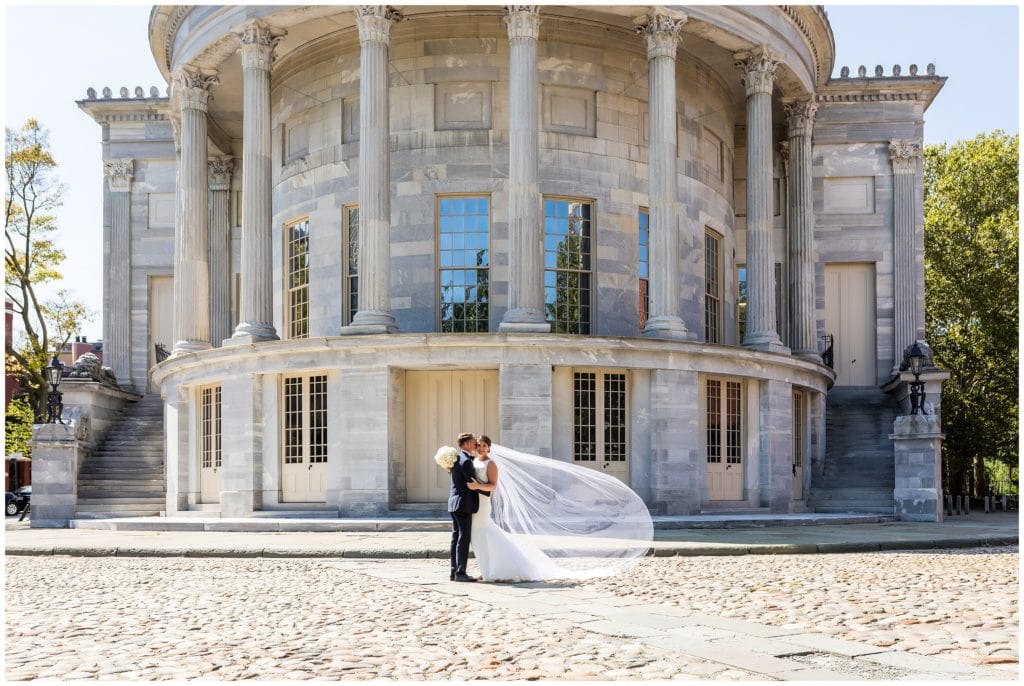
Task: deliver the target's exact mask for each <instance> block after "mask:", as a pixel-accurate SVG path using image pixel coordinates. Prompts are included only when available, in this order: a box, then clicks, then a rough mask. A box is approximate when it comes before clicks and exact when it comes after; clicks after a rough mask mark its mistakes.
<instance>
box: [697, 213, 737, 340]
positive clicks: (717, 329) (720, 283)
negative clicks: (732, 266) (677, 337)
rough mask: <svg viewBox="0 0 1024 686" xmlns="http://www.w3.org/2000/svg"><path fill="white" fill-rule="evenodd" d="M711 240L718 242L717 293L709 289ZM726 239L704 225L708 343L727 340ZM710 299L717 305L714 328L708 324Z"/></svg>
mask: <svg viewBox="0 0 1024 686" xmlns="http://www.w3.org/2000/svg"><path fill="white" fill-rule="evenodd" d="M709 240H712V241H714V242H715V244H716V251H715V265H714V269H715V273H716V275H717V283H716V287H715V289H714V290H715V291H716V292H715V293H712V292H711V290H710V289H709V281H708V269H709V264H710V262H709V260H708V241H709ZM724 240H725V239H724V237H723V236H722V234H720V233H719V232H718V231H715V230H714V229H712V228H710V227H707V226H705V227H704V341H705V342H706V343H716V344H720V343H724V342H725V326H724V323H725V317H724V314H725V312H724V304H725V278H724V277H725V269H724V265H725V259H724V255H723V254H722V245H723V244H724ZM737 274H738V272H737ZM709 300H713V301H714V303H715V305H716V312H715V325H714V328H713V329H711V328H710V327H709V326H708V315H709V312H708V308H709V305H710V303H709ZM712 334H713V335H712Z"/></svg>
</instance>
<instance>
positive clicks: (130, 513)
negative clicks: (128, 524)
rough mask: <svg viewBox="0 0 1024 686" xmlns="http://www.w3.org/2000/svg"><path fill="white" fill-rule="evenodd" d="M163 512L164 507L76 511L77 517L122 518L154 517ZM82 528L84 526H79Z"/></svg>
mask: <svg viewBox="0 0 1024 686" xmlns="http://www.w3.org/2000/svg"><path fill="white" fill-rule="evenodd" d="M161 512H163V508H162V507H161V508H160V509H154V508H147V509H144V510H136V509H132V510H105V511H102V512H75V517H76V518H77V519H120V518H122V517H153V516H155V515H159V514H160V513H161ZM78 528H82V527H78Z"/></svg>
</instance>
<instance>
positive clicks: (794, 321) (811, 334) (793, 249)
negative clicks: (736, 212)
mask: <svg viewBox="0 0 1024 686" xmlns="http://www.w3.org/2000/svg"><path fill="white" fill-rule="evenodd" d="M817 110H818V105H817V103H815V102H814V100H813V98H812V99H807V100H802V101H797V102H793V103H788V104H787V105H786V112H787V115H788V123H789V182H788V183H787V184H786V186H787V188H788V198H789V307H790V317H789V332H790V346H791V347H792V348H793V353H794V354H796V355H800V356H801V357H807V358H810V359H815V360H820V354H819V353H818V344H817V343H818V337H817V334H818V331H817V324H816V319H815V309H814V262H815V260H814V195H813V191H812V188H811V133H812V131H813V130H814V115H815V113H816V112H817Z"/></svg>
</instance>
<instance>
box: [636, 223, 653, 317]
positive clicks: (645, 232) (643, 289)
mask: <svg viewBox="0 0 1024 686" xmlns="http://www.w3.org/2000/svg"><path fill="white" fill-rule="evenodd" d="M649 229H650V213H649V212H648V211H647V210H640V230H639V232H638V233H639V243H640V245H639V252H640V259H639V261H638V264H637V273H638V274H639V276H640V328H641V329H643V328H644V326H646V324H647V317H648V313H650V311H651V298H650V291H649V282H648V279H649V278H650V263H649V260H650V253H649V250H650V244H651V240H650V239H651V235H650V230H649Z"/></svg>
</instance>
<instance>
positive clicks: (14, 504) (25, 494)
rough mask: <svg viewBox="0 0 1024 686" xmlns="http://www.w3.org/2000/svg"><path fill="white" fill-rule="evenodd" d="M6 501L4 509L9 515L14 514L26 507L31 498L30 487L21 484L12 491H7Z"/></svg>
mask: <svg viewBox="0 0 1024 686" xmlns="http://www.w3.org/2000/svg"><path fill="white" fill-rule="evenodd" d="M6 499H7V502H6V504H5V508H4V511H5V512H6V513H7V514H9V515H16V514H18V513H19V512H21V511H22V510H24V509H25V508H26V507H28V504H29V502H31V500H32V487H31V486H22V487H21V488H19V489H17V490H16V491H15V492H14V493H10V492H8V493H7V498H6Z"/></svg>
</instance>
